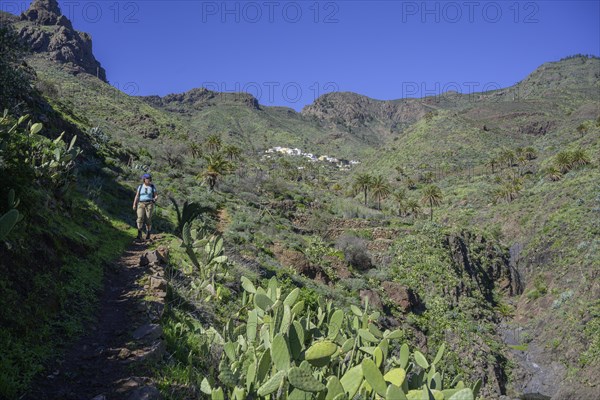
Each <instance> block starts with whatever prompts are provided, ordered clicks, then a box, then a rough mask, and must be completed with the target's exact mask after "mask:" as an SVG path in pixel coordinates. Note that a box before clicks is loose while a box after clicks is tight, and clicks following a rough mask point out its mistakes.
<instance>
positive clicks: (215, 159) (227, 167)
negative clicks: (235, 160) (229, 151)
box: [200, 153, 233, 191]
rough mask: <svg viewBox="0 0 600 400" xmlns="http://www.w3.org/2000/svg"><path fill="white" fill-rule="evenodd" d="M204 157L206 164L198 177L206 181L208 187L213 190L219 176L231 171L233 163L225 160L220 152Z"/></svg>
mask: <svg viewBox="0 0 600 400" xmlns="http://www.w3.org/2000/svg"><path fill="white" fill-rule="evenodd" d="M204 159H205V160H206V166H205V167H204V171H202V172H201V173H200V177H202V178H203V179H204V180H205V181H206V183H208V187H209V188H210V190H211V191H213V190H214V189H215V186H217V183H218V181H219V178H221V177H222V176H224V175H227V174H228V173H230V172H232V171H233V164H232V163H231V162H230V161H227V160H225V159H224V158H223V155H221V154H220V153H214V154H209V155H208V156H206V157H204Z"/></svg>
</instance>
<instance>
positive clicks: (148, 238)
mask: <svg viewBox="0 0 600 400" xmlns="http://www.w3.org/2000/svg"><path fill="white" fill-rule="evenodd" d="M146 240H150V231H148V232H146Z"/></svg>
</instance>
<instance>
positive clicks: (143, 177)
mask: <svg viewBox="0 0 600 400" xmlns="http://www.w3.org/2000/svg"><path fill="white" fill-rule="evenodd" d="M144 179H150V180H152V175H150V174H144V175H142V180H144Z"/></svg>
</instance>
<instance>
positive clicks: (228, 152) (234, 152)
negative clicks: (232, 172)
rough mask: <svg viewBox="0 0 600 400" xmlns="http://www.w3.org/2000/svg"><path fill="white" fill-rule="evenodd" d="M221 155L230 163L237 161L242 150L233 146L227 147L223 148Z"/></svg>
mask: <svg viewBox="0 0 600 400" xmlns="http://www.w3.org/2000/svg"><path fill="white" fill-rule="evenodd" d="M223 154H225V156H226V157H227V158H229V160H230V161H234V160H239V159H240V158H241V156H242V149H240V148H239V147H237V146H234V145H227V146H225V147H224V148H223Z"/></svg>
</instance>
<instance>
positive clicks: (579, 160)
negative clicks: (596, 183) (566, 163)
mask: <svg viewBox="0 0 600 400" xmlns="http://www.w3.org/2000/svg"><path fill="white" fill-rule="evenodd" d="M590 163H591V160H590V157H589V156H588V155H587V153H586V152H585V151H584V150H582V149H577V150H573V151H572V152H571V166H572V167H573V168H578V167H583V166H584V165H588V164H590Z"/></svg>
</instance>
